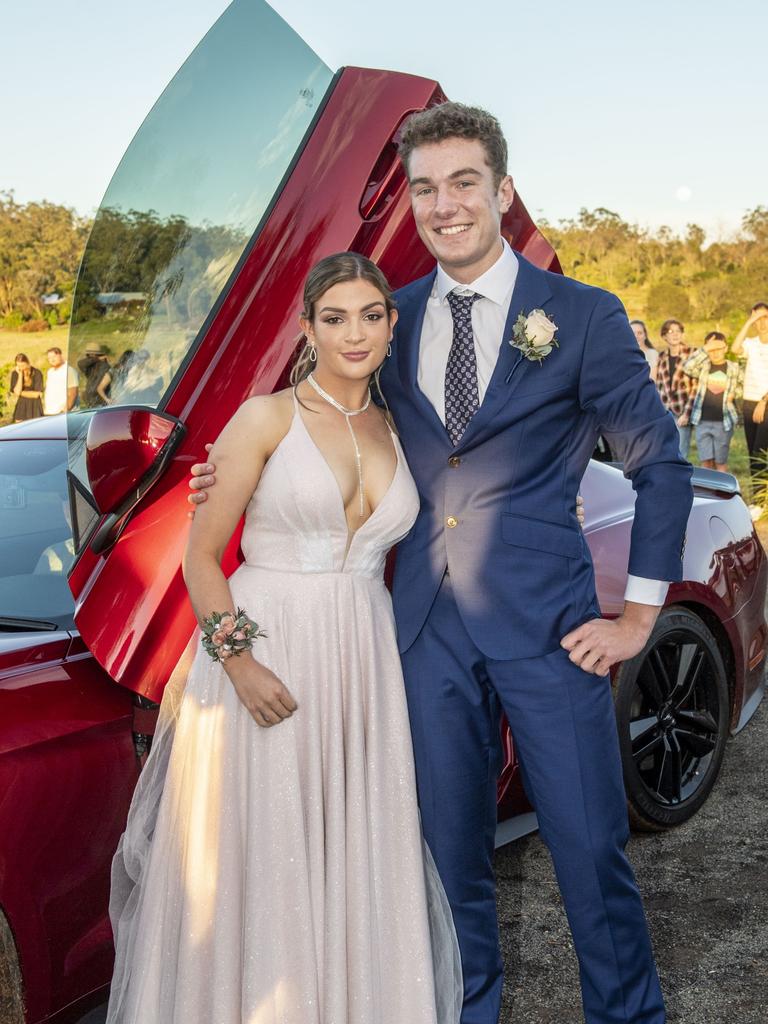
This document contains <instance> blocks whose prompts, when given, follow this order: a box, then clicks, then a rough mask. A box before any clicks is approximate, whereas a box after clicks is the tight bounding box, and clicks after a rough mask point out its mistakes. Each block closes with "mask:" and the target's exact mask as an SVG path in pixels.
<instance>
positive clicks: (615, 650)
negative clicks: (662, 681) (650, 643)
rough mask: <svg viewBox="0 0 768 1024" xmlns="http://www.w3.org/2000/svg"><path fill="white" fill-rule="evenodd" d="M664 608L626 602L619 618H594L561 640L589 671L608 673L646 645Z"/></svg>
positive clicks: (577, 660) (582, 666) (570, 656)
mask: <svg viewBox="0 0 768 1024" xmlns="http://www.w3.org/2000/svg"><path fill="white" fill-rule="evenodd" d="M660 611H661V608H660V607H657V606H656V605H652V604H637V603H635V602H634V601H626V602H625V604H624V614H623V615H620V616H619V617H618V618H617V619H591V620H590V621H589V622H585V623H584V625H583V626H579V628H578V629H574V630H572V631H571V632H570V633H568V634H567V635H566V636H564V637H563V639H562V640H561V641H560V646H561V647H563V648H565V650H566V651H568V657H569V658H570V660H571V661H572V662H573V663H574V665H578V666H579V668H581V669H583V670H584V671H585V672H592V673H594V674H595V675H605V673H606V672H607V671H608V670H609V669H610V667H611V665H615V664H616V663H617V662H620V661H627V660H628V659H629V658H634V657H635V655H636V654H639V653H640V651H642V649H643V648H644V647H645V645H646V642H647V640H648V637H649V636H650V635H651V630H652V629H653V624H654V623H655V621H656V619H657V618H658V615H659V612H660Z"/></svg>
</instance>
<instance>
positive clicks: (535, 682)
mask: <svg viewBox="0 0 768 1024" xmlns="http://www.w3.org/2000/svg"><path fill="white" fill-rule="evenodd" d="M400 152H401V158H402V160H403V164H404V166H405V169H406V172H407V175H408V181H409V185H410V191H411V201H412V207H413V213H414V217H415V220H416V226H417V229H418V232H419V235H420V237H421V238H422V240H423V242H424V244H425V245H426V246H427V248H428V249H429V250H430V252H431V253H432V254H433V255H434V256H435V258H436V260H437V267H436V269H435V271H433V272H432V273H431V274H429V275H427V276H426V277H425V278H422V279H421V280H419V281H415V282H413V283H412V284H410V285H408V286H407V287H405V288H403V289H401V290H400V291H399V292H398V293H397V296H396V298H397V305H398V311H399V320H398V324H397V328H396V332H395V338H394V341H393V345H392V355H391V357H390V358H389V359H388V360H387V363H386V364H385V367H384V368H383V370H382V374H381V382H382V389H383V391H384V394H385V395H386V398H387V402H388V404H389V407H390V409H391V410H392V413H393V415H394V418H395V422H396V424H397V427H398V431H399V434H400V439H401V441H402V444H403V447H404V449H405V453H406V456H407V458H408V463H409V465H410V468H411V472H412V473H413V476H414V478H415V480H416V484H417V486H418V488H419V493H420V498H421V512H420V514H419V518H418V520H417V522H416V524H415V526H414V528H413V530H412V531H411V533H410V534H409V535H408V537H407V538H406V539H405V541H403V542H402V544H401V545H400V546H399V548H398V555H397V561H396V570H395V580H394V588H393V601H394V607H395V615H396V618H397V624H398V638H399V644H400V650H401V655H402V659H403V667H404V671H405V680H406V689H407V695H408V705H409V712H410V718H411V728H412V733H413V743H414V752H415V759H416V773H417V780H418V787H419V801H420V807H421V814H422V822H423V827H424V834H425V836H426V839H427V842H428V843H429V845H430V848H431V850H432V853H433V856H434V858H435V861H436V863H437V866H438V869H439V871H440V874H441V877H442V879H443V883H444V885H445V888H446V891H447V894H448V898H449V900H450V902H451V906H452V909H453V914H454V919H455V923H456V929H457V933H458V938H459V945H460V948H461V955H462V966H463V971H464V985H465V993H464V995H465V998H464V1007H463V1011H462V1017H461V1021H462V1024H496V1022H497V1020H498V1016H499V1009H500V1003H501V986H502V963H501V955H500V949H499V939H498V926H497V918H496V899H495V881H494V876H493V870H492V856H493V850H494V835H495V827H496V779H497V775H498V771H499V768H500V757H501V751H500V743H499V716H500V714H501V712H502V710H503V711H505V712H506V714H507V717H508V719H509V722H510V726H511V728H512V733H513V736H514V740H515V747H516V750H517V753H518V756H519V759H520V765H521V770H522V772H523V777H524V780H525V785H526V789H527V792H528V794H529V796H530V798H531V801H532V803H533V805H534V807H535V809H536V812H537V815H538V820H539V827H540V830H541V835H542V837H543V839H544V841H545V842H546V843H547V846H548V847H549V850H550V852H551V855H552V858H553V862H554V866H555V871H556V873H557V878H558V882H559V884H560V890H561V893H562V896H563V901H564V904H565V908H566V912H567V914H568V920H569V923H570V926H571V930H572V934H573V939H574V945H575V949H576V953H577V956H578V959H579V966H580V972H581V983H582V998H583V1005H584V1013H585V1017H586V1020H587V1022H588V1024H663V1022H664V1021H665V1019H666V1018H665V1013H664V1004H663V999H662V995H661V991H660V988H659V983H658V978H657V974H656V968H655V965H654V962H653V954H652V951H651V945H650V940H649V937H648V930H647V925H646V921H645V916H644V913H643V908H642V905H641V901H640V896H639V893H638V891H637V886H636V883H635V880H634V877H633V874H632V870H631V868H630V865H629V863H628V861H627V859H626V856H625V854H624V846H625V844H626V841H627V838H628V826H627V812H626V798H625V792H624V786H623V781H622V771H621V762H620V757H619V749H618V739H617V734H616V724H615V718H614V710H613V700H612V695H611V687H610V680H609V677H608V674H607V673H608V670H609V668H610V666H611V665H613V664H615V663H617V662H620V661H624V660H626V659H628V658H632V657H634V656H635V655H636V654H638V653H639V652H640V651H641V650H642V649H643V647H644V646H645V643H646V641H647V640H648V637H649V635H650V633H651V629H652V627H653V624H654V622H655V620H656V617H657V615H658V612H659V610H660V607H661V605H662V604H663V602H664V599H665V596H666V590H667V586H668V583H669V582H670V581H674V580H679V579H680V578H681V570H682V549H683V539H684V535H685V528H686V524H687V520H688V512H689V510H690V506H691V502H692V489H691V482H690V481H691V468H690V466H689V465H688V463H687V462H685V461H684V460H683V458H682V457H681V455H680V452H679V445H678V433H677V428H676V426H675V423H674V420H673V418H672V417H671V416H670V414H669V413H667V412H666V411H665V410H664V408H663V406H662V404H661V401H660V399H659V396H658V393H657V391H656V388H655V386H654V385H653V383H652V382H651V381H650V379H649V374H648V364H647V363H646V360H645V358H644V357H643V354H642V352H641V351H640V350H639V349H638V347H637V343H636V342H635V338H634V335H633V333H632V330H631V328H630V326H629V323H628V320H627V317H626V314H625V312H624V309H623V307H622V306H621V304H620V302H619V301H618V300H617V299H616V298H615V297H614V296H612V295H610V294H609V293H607V292H605V291H602V290H601V289H598V288H591V287H588V286H586V285H582V284H579V283H578V282H576V281H573V280H571V279H568V278H565V277H563V276H561V275H558V274H552V273H548V272H546V271H542V270H539V269H538V268H536V267H535V266H533V265H532V264H531V263H529V262H528V261H527V260H525V259H524V258H523V257H522V256H520V255H519V254H516V253H515V252H513V250H512V249H511V248H510V247H509V246H508V244H507V243H506V241H505V240H504V239H503V238H502V236H501V233H500V228H501V219H502V217H503V215H504V213H505V212H506V211H507V210H508V209H509V208H510V206H511V204H512V199H513V195H514V192H513V185H512V180H511V179H510V177H509V175H508V174H507V147H506V143H505V141H504V138H503V136H502V133H501V131H500V128H499V125H498V122H497V121H496V119H495V118H493V117H492V116H491V115H490V114H487V113H486V112H485V111H482V110H478V109H475V108H470V107H465V106H463V105H461V104H457V103H444V104H441V105H440V106H437V107H433V108H431V109H429V110H426V111H423V112H421V113H419V114H415V115H413V116H412V118H411V119H410V120H409V122H408V123H407V125H406V127H405V130H404V132H403V135H402V141H401V147H400ZM598 434H604V435H606V436H607V437H608V438H609V439H610V440H611V441H612V443H613V445H614V446H617V447H619V448H620V450H621V451H622V452H623V455H624V472H625V475H626V476H627V477H629V479H630V480H631V481H632V485H633V487H634V489H635V492H636V507H635V519H634V525H633V529H632V543H631V550H630V556H629V566H628V569H629V574H630V575H629V580H628V585H627V590H626V595H625V607H624V613H623V614H622V615H621V616H620V617H619V618H617V619H615V620H612V621H607V620H604V619H602V618H601V616H600V609H599V607H598V603H597V597H596V593H595V583H594V572H593V567H592V562H591V558H590V554H589V549H588V547H587V545H586V543H585V541H584V539H583V536H582V533H581V530H580V528H579V525H578V521H577V518H576V514H575V508H576V496H577V491H578V487H579V483H580V481H581V478H582V476H583V474H584V472H585V470H586V467H587V464H588V461H589V458H590V456H591V454H592V451H593V449H594V445H595V441H596V439H597V436H598ZM196 471H197V473H206V471H207V472H210V470H208V469H207V467H204V466H200V467H196Z"/></svg>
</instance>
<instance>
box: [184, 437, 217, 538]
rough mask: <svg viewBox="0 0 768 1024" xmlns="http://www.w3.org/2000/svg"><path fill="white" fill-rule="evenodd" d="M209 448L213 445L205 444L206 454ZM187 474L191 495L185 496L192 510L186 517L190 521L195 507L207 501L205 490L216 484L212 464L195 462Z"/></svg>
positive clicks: (214, 469) (214, 468)
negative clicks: (188, 474) (188, 475)
mask: <svg viewBox="0 0 768 1024" xmlns="http://www.w3.org/2000/svg"><path fill="white" fill-rule="evenodd" d="M211 448H213V445H212V444H207V445H206V446H205V450H206V452H210V450H211ZM189 472H190V474H191V476H190V480H189V489H190V491H191V493H190V494H188V495H187V501H188V502H189V503H190V505H191V506H192V508H191V509H190V510H189V512H187V515H188V517H189V518H190V519H194V518H195V505H202V503H203V502H204V501H207V500H208V495H207V494H206V493H205V488H206V487H213V485H214V484H215V483H216V467H215V466H214V464H213V463H212V462H196V463H195V464H194V466H193V467H192V469H191V470H190V471H189Z"/></svg>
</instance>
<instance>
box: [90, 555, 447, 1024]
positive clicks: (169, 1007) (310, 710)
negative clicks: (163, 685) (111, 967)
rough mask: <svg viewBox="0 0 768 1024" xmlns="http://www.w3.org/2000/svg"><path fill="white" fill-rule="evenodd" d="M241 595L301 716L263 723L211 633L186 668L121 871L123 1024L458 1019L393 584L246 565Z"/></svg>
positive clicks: (169, 695) (112, 1022) (115, 998)
mask: <svg viewBox="0 0 768 1024" xmlns="http://www.w3.org/2000/svg"><path fill="white" fill-rule="evenodd" d="M230 588H231V591H232V596H233V599H234V601H235V602H236V603H237V604H239V605H240V606H242V607H244V608H246V609H247V610H248V613H249V614H250V615H251V617H253V618H254V619H256V621H257V622H259V623H260V624H262V623H263V624H265V625H266V624H268V626H269V628H268V634H269V635H268V638H267V639H265V640H259V641H258V643H257V646H256V647H255V649H254V655H255V656H256V657H258V659H259V660H260V661H261V662H263V663H264V664H266V665H268V666H269V668H271V669H272V670H273V671H274V672H275V673H276V674H277V675H278V676H279V677H280V678H281V679H282V680H283V681H284V682H285V684H286V685H287V686H288V688H289V690H290V691H291V693H292V694H293V696H294V698H295V699H296V701H297V702H298V710H297V711H296V712H295V713H294V715H293V716H292V717H291V718H290V719H288V720H287V721H285V722H283V723H281V724H280V725H278V726H275V727H273V728H271V729H262V728H259V727H258V726H257V725H256V724H255V723H254V722H253V720H252V719H251V717H250V715H249V713H248V712H247V711H246V709H245V708H244V707H243V705H242V704H241V703H240V701H239V699H238V697H237V695H236V693H235V690H234V688H233V687H232V685H231V683H230V681H229V679H228V678H227V676H226V675H225V673H224V672H223V670H222V669H221V667H220V666H218V665H216V664H214V663H213V662H212V661H211V659H210V658H209V657H208V656H207V655H206V654H205V653H203V652H202V651H201V650H200V649H199V644H198V643H197V642H196V641H194V642H193V645H192V646H193V648H194V649H195V650H196V651H197V653H196V654H195V655H194V659H193V660H192V659H191V658H189V657H188V658H187V659H186V660H185V659H183V660H182V663H180V665H179V667H178V669H177V671H176V673H175V675H174V678H172V679H171V681H170V682H169V685H168V687H167V689H166V691H165V696H164V698H163V703H162V706H161V711H160V716H159V721H158V729H157V733H156V736H155V740H154V744H153V749H152V752H151V755H150V757H149V759H148V762H147V764H146V766H145V768H144V770H143V772H142V775H141V778H140V781H139V784H138V787H137V790H136V794H135V797H134V800H133V804H132V806H131V811H130V815H129V819H128V824H127V829H126V832H125V834H124V836H123V838H122V840H121V842H120V847H119V849H118V851H117V854H116V856H115V860H114V865H113V886H112V896H111V903H110V914H111V918H112V922H113V928H114V931H115V939H116V965H115V974H114V980H113V986H112V993H111V998H110V1004H109V1012H108V1022H109V1024H117V1022H120V1024H456V1022H457V1021H458V1019H459V1014H460V1008H461V971H460V965H459V960H458V949H457V944H456V937H455V932H454V930H453V925H452V921H451V917H450V911H449V908H448V905H447V901H446V899H445V894H444V892H443V889H442V886H441V885H440V882H439V878H438V876H437V873H436V870H435V868H434V864H433V862H432V860H431V857H430V856H429V853H428V851H427V849H426V847H425V845H424V843H423V840H422V836H421V829H420V824H419V815H418V808H417V803H416V788H415V779H414V769H413V755H412V750H411V739H410V730H409V726H408V717H407V709H406V703H405V695H404V688H403V681H402V674H401V668H400V662H399V657H398V654H397V648H396V644H395V633H394V623H393V618H392V609H391V602H390V598H389V594H388V593H387V591H386V588H385V587H384V584H383V582H382V581H381V579H380V578H369V577H366V576H361V575H354V574H348V573H340V572H330V573H322V572H319V573H300V572H276V571H273V570H270V569H264V568H257V567H254V566H250V565H243V566H241V567H240V569H238V570H237V572H236V573H235V575H234V576H233V577H232V578H231V580H230ZM244 656H246V657H247V656H248V655H247V654H246V655H244ZM190 660H192V664H191V668H188V665H189V661H190Z"/></svg>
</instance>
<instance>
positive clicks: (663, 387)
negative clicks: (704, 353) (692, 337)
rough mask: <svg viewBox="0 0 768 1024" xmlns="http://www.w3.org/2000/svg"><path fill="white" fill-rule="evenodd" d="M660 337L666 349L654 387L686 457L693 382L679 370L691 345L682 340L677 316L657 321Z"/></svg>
mask: <svg viewBox="0 0 768 1024" xmlns="http://www.w3.org/2000/svg"><path fill="white" fill-rule="evenodd" d="M661 338H662V341H664V342H665V344H666V346H667V347H666V349H665V350H664V351H663V352H662V353H661V355H660V356H659V361H658V363H657V365H656V387H657V388H658V391H659V395H660V396H661V400H662V402H663V403H664V406H665V408H667V409H669V411H670V412H671V413H674V416H675V419H676V420H677V429H678V432H679V434H680V454H681V455H682V456H683V458H684V459H687V458H688V449H689V448H690V447H691V425H690V415H691V408H692V405H693V399H694V396H695V390H696V386H695V384H694V383H693V381H692V379H691V378H690V377H689V376H688V375H687V374H686V373H685V371H684V370H683V363H684V362H685V361H686V359H687V358H688V357H689V356H690V355H692V354H693V349H691V348H688V347H686V345H684V344H683V341H684V338H685V327H683V325H682V324H681V323H680V321H679V320H665V321H664V323H663V324H662V325H661Z"/></svg>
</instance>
